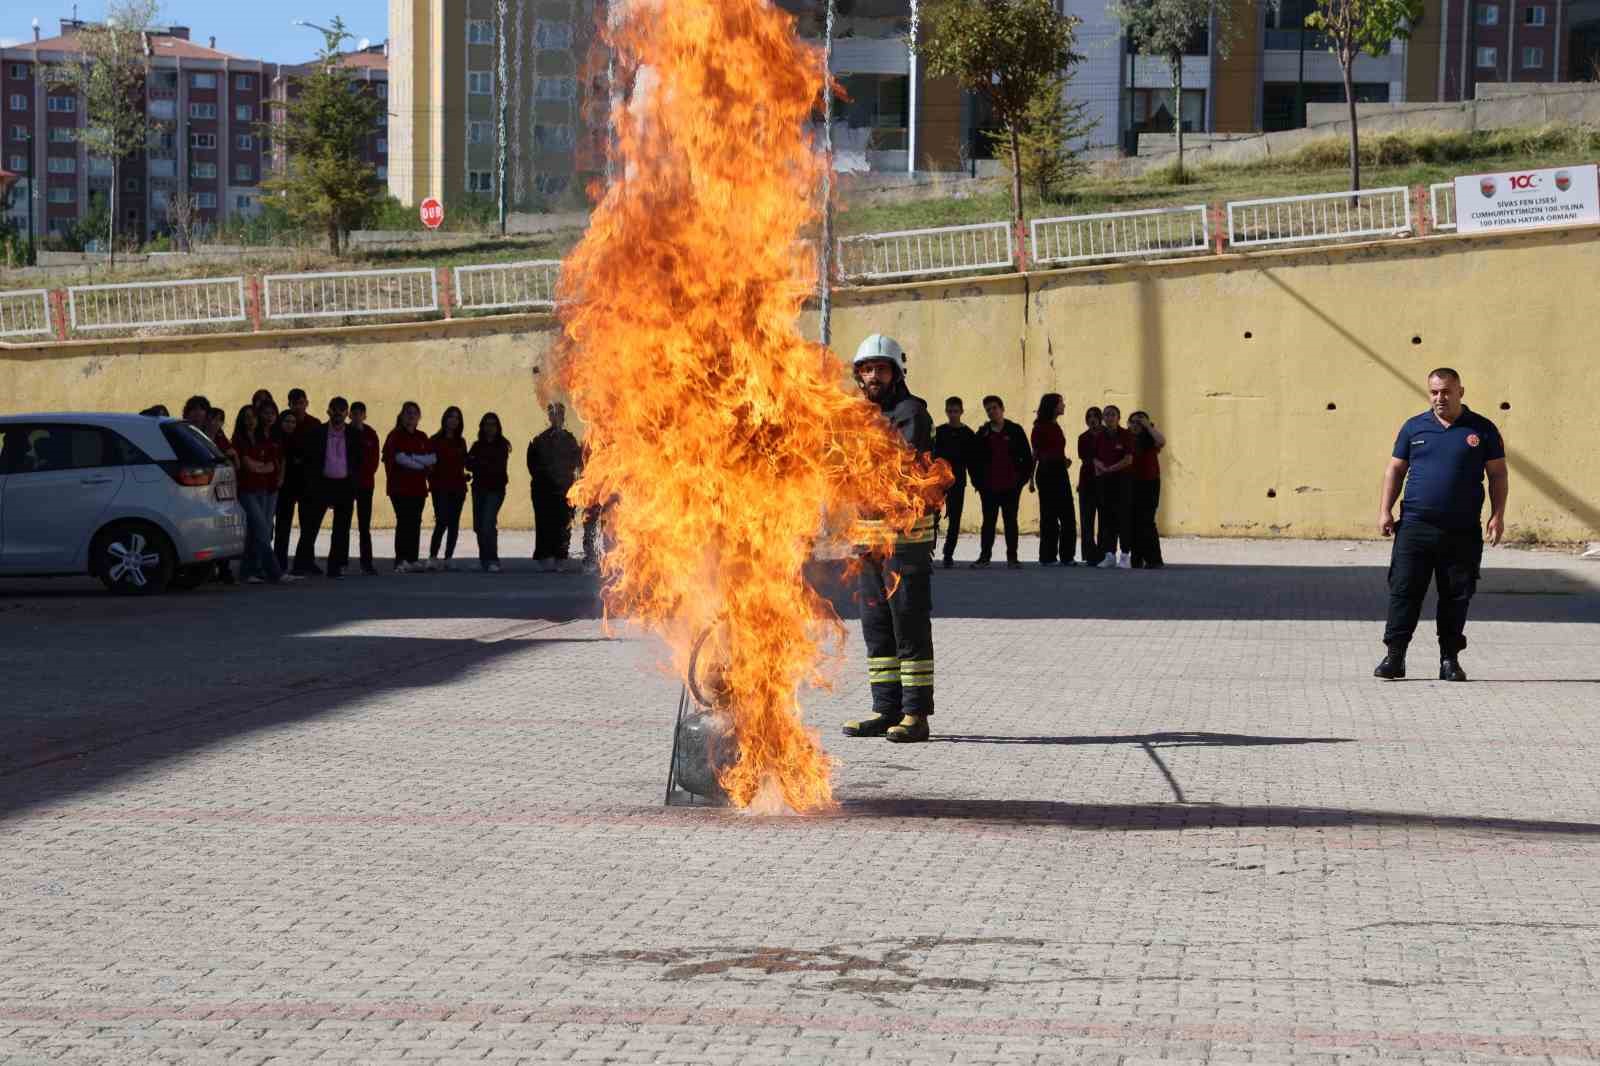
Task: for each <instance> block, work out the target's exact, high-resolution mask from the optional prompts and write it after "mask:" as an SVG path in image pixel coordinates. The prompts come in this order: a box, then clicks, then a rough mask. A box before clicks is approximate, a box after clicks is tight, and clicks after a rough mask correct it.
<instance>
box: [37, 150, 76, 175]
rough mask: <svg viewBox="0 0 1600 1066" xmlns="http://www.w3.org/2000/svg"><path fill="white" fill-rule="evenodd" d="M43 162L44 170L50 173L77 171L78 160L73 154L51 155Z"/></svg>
mask: <svg viewBox="0 0 1600 1066" xmlns="http://www.w3.org/2000/svg"><path fill="white" fill-rule="evenodd" d="M44 162H45V170H47V171H49V172H50V173H51V174H76V173H77V172H78V160H77V158H76V157H75V156H70V155H53V156H51V157H50V158H49V159H46V160H45V161H44Z"/></svg>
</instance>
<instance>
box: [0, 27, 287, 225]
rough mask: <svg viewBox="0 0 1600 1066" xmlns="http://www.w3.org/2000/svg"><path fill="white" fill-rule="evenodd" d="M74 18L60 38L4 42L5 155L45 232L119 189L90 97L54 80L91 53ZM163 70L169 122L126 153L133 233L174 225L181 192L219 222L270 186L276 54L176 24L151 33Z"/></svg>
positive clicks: (125, 188) (125, 212) (17, 207)
mask: <svg viewBox="0 0 1600 1066" xmlns="http://www.w3.org/2000/svg"><path fill="white" fill-rule="evenodd" d="M84 25H85V23H83V22H82V21H79V20H76V19H62V20H61V32H60V34H59V35H58V36H56V37H50V38H45V39H40V37H39V31H38V30H37V29H35V30H34V39H33V40H32V41H31V42H24V43H22V44H19V45H16V46H13V47H10V48H5V49H0V155H3V160H4V165H5V168H6V169H8V170H11V171H14V172H16V173H18V174H22V175H29V174H31V175H32V178H31V181H30V179H29V178H28V177H26V176H25V177H24V178H23V179H22V180H21V181H20V182H19V183H18V185H19V187H18V190H17V192H16V194H15V195H14V196H13V197H12V202H11V208H10V211H9V212H8V214H9V217H11V218H12V219H14V220H16V221H18V222H20V223H21V224H23V225H26V220H27V214H28V203H29V199H30V198H31V199H32V201H33V205H34V219H35V223H34V224H35V226H36V227H37V231H38V232H39V233H40V235H41V236H43V235H48V234H52V233H54V234H61V233H64V232H66V231H67V230H69V229H71V228H72V227H73V226H74V225H75V224H76V223H77V221H78V220H79V219H80V218H81V217H82V216H83V215H84V214H85V213H86V212H87V211H88V210H89V208H90V202H91V198H93V197H98V196H107V195H108V194H109V193H110V186H111V180H112V170H111V163H110V161H109V160H105V159H100V158H95V157H91V156H89V155H88V153H87V152H86V151H85V149H84V147H83V145H82V143H81V140H80V136H81V132H82V130H83V127H84V125H85V122H86V118H87V116H86V115H85V114H84V110H83V106H82V101H81V100H80V99H79V98H78V97H77V96H76V95H75V94H73V93H72V92H70V91H69V90H67V89H65V88H63V87H61V86H59V85H57V84H55V83H53V82H52V80H51V78H50V76H49V69H50V68H51V67H52V66H54V65H57V64H64V63H73V62H77V61H79V60H80V57H81V54H82V53H81V49H80V48H79V47H78V41H77V39H76V34H77V32H78V31H79V30H80V29H81V28H82V27H83V26H84ZM146 47H147V48H148V50H149V55H150V64H151V68H152V69H151V75H150V77H149V78H147V79H146V83H145V87H144V102H145V108H146V111H147V113H148V114H149V116H150V118H151V119H153V120H154V121H155V122H156V123H157V125H158V132H157V133H156V134H155V136H154V137H153V138H152V141H151V144H150V147H149V149H148V150H147V151H146V152H144V153H142V154H140V155H136V156H135V157H133V158H131V159H129V160H127V161H125V162H124V164H123V166H122V178H121V180H122V187H121V189H120V190H118V193H119V195H118V197H117V213H118V216H119V217H118V226H119V230H120V232H122V233H125V234H130V235H134V236H136V237H138V238H140V239H144V238H147V237H149V236H151V235H153V234H155V233H158V232H161V231H162V230H164V229H165V228H166V227H167V226H168V224H169V219H168V213H169V208H170V205H171V204H172V202H173V200H174V198H177V197H189V196H192V197H193V198H194V201H195V204H196V206H197V212H196V214H197V217H198V219H199V220H200V221H202V222H215V221H217V220H219V219H221V218H223V217H225V216H226V215H227V214H230V213H233V212H236V211H246V210H251V209H252V208H253V206H254V204H255V202H256V199H257V197H258V195H259V192H258V185H259V182H260V180H261V167H262V158H263V157H262V145H261V142H260V130H259V125H260V123H261V121H262V118H263V114H262V106H261V105H262V99H263V94H264V93H265V92H266V91H267V83H268V80H269V78H270V77H271V76H272V73H273V67H272V65H271V64H268V63H263V62H262V61H260V60H257V59H247V58H244V57H240V56H235V55H231V54H229V53H227V52H222V51H219V50H218V49H217V48H216V39H215V38H212V39H211V41H210V43H209V44H206V45H201V44H197V43H195V42H193V41H191V40H190V39H189V28H188V27H186V26H171V27H168V28H166V29H163V30H160V31H157V32H153V33H150V34H148V35H147V37H146Z"/></svg>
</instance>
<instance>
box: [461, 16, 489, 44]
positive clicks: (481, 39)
mask: <svg viewBox="0 0 1600 1066" xmlns="http://www.w3.org/2000/svg"><path fill="white" fill-rule="evenodd" d="M467 43H468V44H494V23H492V22H490V21H489V20H488V19H468V20H467Z"/></svg>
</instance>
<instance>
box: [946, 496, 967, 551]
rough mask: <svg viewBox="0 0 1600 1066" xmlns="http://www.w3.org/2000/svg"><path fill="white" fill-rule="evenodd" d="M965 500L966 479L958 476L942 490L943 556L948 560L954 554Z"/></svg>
mask: <svg viewBox="0 0 1600 1066" xmlns="http://www.w3.org/2000/svg"><path fill="white" fill-rule="evenodd" d="M966 502H967V479H966V478H964V477H963V478H958V479H956V482H955V483H954V484H953V485H951V486H950V487H949V488H947V489H945V490H944V522H945V526H944V558H945V562H949V561H950V560H951V559H952V558H954V557H955V554H956V538H957V537H959V536H961V511H962V509H963V507H965V506H966Z"/></svg>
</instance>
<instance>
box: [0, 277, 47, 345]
mask: <svg viewBox="0 0 1600 1066" xmlns="http://www.w3.org/2000/svg"><path fill="white" fill-rule="evenodd" d="M49 332H50V292H49V290H47V289H23V290H20V291H17V292H0V337H31V336H33V335H34V334H36V333H49Z"/></svg>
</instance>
